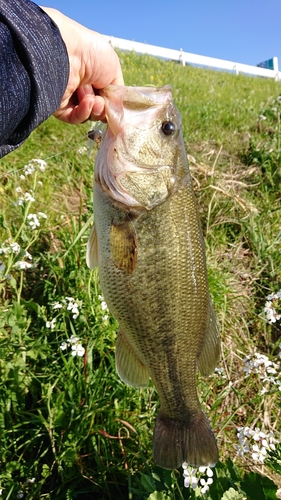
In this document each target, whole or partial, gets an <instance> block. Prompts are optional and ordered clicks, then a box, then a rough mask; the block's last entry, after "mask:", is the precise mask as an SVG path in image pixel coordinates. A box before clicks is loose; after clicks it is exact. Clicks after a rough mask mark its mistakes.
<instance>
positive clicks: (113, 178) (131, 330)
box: [87, 85, 220, 469]
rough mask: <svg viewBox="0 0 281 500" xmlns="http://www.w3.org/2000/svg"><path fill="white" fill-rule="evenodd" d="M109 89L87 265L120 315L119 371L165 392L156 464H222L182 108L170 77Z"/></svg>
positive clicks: (211, 337)
mask: <svg viewBox="0 0 281 500" xmlns="http://www.w3.org/2000/svg"><path fill="white" fill-rule="evenodd" d="M100 94H101V95H102V96H103V97H104V99H105V106H106V116H107V121H108V126H107V130H106V132H105V135H104V138H103V140H102V143H101V146H100V149H99V151H98V154H97V158H96V164H95V181H94V216H95V223H94V226H93V229H92V232H91V235H90V238H89V242H88V249H87V263H88V265H89V267H90V268H93V267H95V266H98V268H99V276H100V282H101V288H102V292H103V295H104V298H105V300H106V302H107V305H108V307H109V310H110V311H111V313H112V315H113V316H114V317H115V318H116V319H117V321H118V323H119V332H118V337H117V344H116V368H117V372H118V374H119V376H120V378H121V379H122V380H123V381H124V382H125V383H126V384H130V385H132V386H135V387H144V386H147V385H148V383H149V378H151V379H152V381H153V383H154V385H155V387H156V389H157V391H158V395H159V399H160V411H159V414H158V416H157V419H156V425H155V430H154V436H153V458H154V461H155V463H156V464H157V465H159V466H161V467H164V468H167V469H174V468H177V467H179V466H180V465H181V464H182V463H183V462H187V463H188V464H190V465H194V466H201V465H210V464H214V463H215V462H216V461H217V459H218V450H217V445H216V441H215V438H214V435H213V432H212V430H211V427H210V425H209V423H208V420H207V418H206V417H205V415H204V413H203V411H202V409H201V406H200V402H199V398H198V395H197V389H196V370H197V367H198V368H199V370H200V372H201V373H202V374H203V375H209V374H210V373H211V372H212V371H213V370H214V368H215V367H216V364H217V361H218V358H219V353H220V339H219V332H218V326H217V321H216V317H215V313H214V309H213V306H212V303H211V299H210V294H209V289H208V282H207V273H206V262H205V250H204V241H203V236H202V231H201V226H200V220H199V215H198V210H197V205H196V199H195V196H194V193H193V189H192V182H191V178H190V173H189V169H188V165H187V159H186V152H185V149H184V143H183V136H182V125H181V115H180V113H179V111H178V110H177V108H176V106H175V104H174V102H173V100H172V93H171V87H170V86H168V85H167V86H164V87H162V88H155V87H121V86H120V87H119V86H109V87H107V88H105V89H104V90H103V91H101V92H100Z"/></svg>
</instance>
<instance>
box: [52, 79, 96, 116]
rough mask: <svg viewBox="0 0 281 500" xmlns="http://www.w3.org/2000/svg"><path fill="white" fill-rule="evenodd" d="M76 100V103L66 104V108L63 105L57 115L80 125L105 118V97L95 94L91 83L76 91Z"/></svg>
mask: <svg viewBox="0 0 281 500" xmlns="http://www.w3.org/2000/svg"><path fill="white" fill-rule="evenodd" d="M75 101H76V102H75V103H71V102H69V103H68V104H66V106H65V108H64V109H63V107H61V108H60V110H58V111H57V112H56V113H55V116H56V117H57V118H59V119H60V120H62V121H64V122H66V123H70V124H71V125H78V124H80V123H84V122H85V121H87V120H91V121H97V120H101V121H102V120H104V119H105V109H104V99H103V98H102V97H101V96H99V95H95V93H94V90H93V88H92V86H91V85H83V86H81V87H79V88H78V89H77V91H76V99H75ZM77 101H78V102H77Z"/></svg>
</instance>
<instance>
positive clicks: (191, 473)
mask: <svg viewBox="0 0 281 500" xmlns="http://www.w3.org/2000/svg"><path fill="white" fill-rule="evenodd" d="M182 468H183V477H184V486H185V488H188V487H191V488H192V489H193V490H195V488H196V487H197V484H198V478H197V477H196V476H195V474H196V472H197V469H195V468H193V467H190V466H188V465H187V464H186V463H183V464H182Z"/></svg>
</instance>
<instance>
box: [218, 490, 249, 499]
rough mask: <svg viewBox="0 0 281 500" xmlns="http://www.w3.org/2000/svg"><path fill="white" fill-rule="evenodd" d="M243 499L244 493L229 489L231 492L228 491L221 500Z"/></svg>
mask: <svg viewBox="0 0 281 500" xmlns="http://www.w3.org/2000/svg"><path fill="white" fill-rule="evenodd" d="M243 498H244V495H243V493H239V492H238V491H237V490H235V489H234V488H229V490H227V491H226V492H225V493H224V494H223V496H222V497H221V500H243Z"/></svg>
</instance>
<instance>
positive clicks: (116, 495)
mask: <svg viewBox="0 0 281 500" xmlns="http://www.w3.org/2000/svg"><path fill="white" fill-rule="evenodd" d="M120 58H121V61H122V66H123V71H124V75H125V82H126V84H127V85H157V86H161V85H164V84H167V83H170V84H171V85H172V87H173V95H174V99H175V102H176V104H177V106H178V108H179V110H180V112H181V114H182V119H183V129H184V138H185V145H186V152H187V155H188V159H189V165H190V170H191V174H192V178H193V182H194V189H195V192H196V196H197V199H198V204H199V208H200V213H201V219H202V226H203V230H204V235H205V240H206V252H207V261H208V272H209V282H210V288H211V293H212V296H213V299H214V303H215V307H216V311H217V315H218V319H219V323H220V329H221V335H222V356H221V362H220V365H219V366H218V369H217V370H216V372H215V373H214V374H213V375H212V376H210V377H209V378H208V379H207V380H206V379H201V378H200V377H199V376H198V388H199V391H200V397H201V401H202V406H203V408H204V410H205V412H206V414H207V415H208V418H209V419H210V421H211V423H212V427H213V429H214V431H215V434H216V436H217V440H218V445H219V450H220V462H219V464H218V465H217V467H216V468H215V469H214V471H213V477H212V479H213V483H212V484H210V485H208V486H209V490H208V491H207V487H206V488H205V490H206V493H205V496H203V494H204V491H205V490H204V489H203V492H202V488H204V481H202V484H201V483H198V485H197V488H196V489H193V488H192V487H187V486H188V484H189V483H193V485H194V486H196V482H197V481H198V478H199V477H201V478H202V479H204V480H205V482H207V480H208V475H206V473H207V474H208V473H209V474H211V473H210V471H205V472H199V471H192V470H190V469H185V485H184V478H183V470H182V469H179V470H178V471H173V472H172V473H171V472H170V471H164V470H161V469H160V468H157V467H155V465H154V464H153V461H152V456H151V442H152V433H153V428H154V422H155V415H156V413H157V409H158V406H159V404H158V398H157V393H156V391H155V390H154V388H153V387H152V386H151V387H150V388H149V389H147V390H144V389H142V390H136V389H133V388H131V387H128V386H126V385H124V384H123V383H122V382H121V381H120V380H119V378H118V376H117V375H116V372H115V364H114V350H115V341H116V332H117V324H116V322H115V320H114V319H113V318H112V317H111V316H110V314H109V312H108V310H107V308H106V304H105V303H104V300H103V297H102V296H101V291H100V288H99V281H98V274H97V272H96V271H92V272H90V271H89V270H88V269H87V266H86V263H85V249H86V243H87V238H88V235H89V231H90V224H91V217H92V178H93V165H94V156H95V152H93V153H92V156H91V157H90V158H88V156H87V150H86V146H87V140H86V133H87V131H88V130H89V124H84V125H82V126H80V127H71V126H67V125H64V124H62V123H60V122H58V121H56V120H55V119H54V118H50V119H49V120H48V121H47V122H45V123H44V124H43V125H42V126H41V127H39V128H38V129H37V130H36V131H35V132H34V133H33V134H32V135H31V137H30V138H29V139H28V140H27V141H26V142H25V144H24V145H23V146H22V147H21V148H20V149H18V150H17V151H15V152H14V153H12V154H10V155H8V156H7V157H5V158H4V159H2V160H1V163H0V195H1V207H0V301H1V302H0V379H1V385H0V443H1V461H0V490H1V492H2V495H3V498H6V499H10V500H13V499H16V498H26V499H30V500H31V499H32V500H35V499H39V498H45V499H54V500H64V499H69V500H70V499H81V500H82V499H83V500H84V499H86V500H87V499H96V498H100V499H111V498H112V499H115V500H119V499H120V500H121V499H126V498H131V499H147V498H149V499H150V500H154V499H155V500H156V499H157V500H166V499H183V498H184V499H187V498H192V499H194V498H195V497H196V498H210V499H212V500H214V499H221V498H223V499H224V500H226V499H233V500H235V499H242V498H249V499H253V500H256V499H257V498H261V499H264V498H276V496H275V495H276V490H277V487H279V488H280V487H281V481H280V471H281V465H280V464H281V448H280V445H279V444H278V443H279V442H280V433H281V426H280V390H281V379H280V334H281V326H280V325H281V323H280V318H279V313H281V307H280V302H281V299H280V296H281V293H280V295H279V294H278V291H279V290H280V289H281V258H280V248H281V244H280V242H281V208H280V207H281V205H280V200H281V195H280V179H281V150H280V140H281V130H280V115H281V97H280V95H281V84H280V83H278V82H274V81H269V80H266V79H262V78H253V77H247V76H235V75H231V74H228V73H223V72H216V71H211V70H204V69H195V68H192V67H189V66H186V67H182V66H181V65H179V64H177V63H174V62H165V61H161V60H157V59H154V58H151V57H148V56H137V55H135V54H125V53H124V54H120ZM34 159H37V160H38V159H40V160H44V162H46V163H42V162H39V161H34ZM268 297H269V298H268ZM265 306H266V310H264V308H265ZM274 448H275V450H274ZM194 478H196V479H194ZM209 479H210V478H209ZM210 482H211V481H209V483H210ZM20 495H24V496H22V497H21V496H20ZM257 495H259V496H257Z"/></svg>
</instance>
